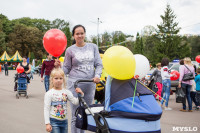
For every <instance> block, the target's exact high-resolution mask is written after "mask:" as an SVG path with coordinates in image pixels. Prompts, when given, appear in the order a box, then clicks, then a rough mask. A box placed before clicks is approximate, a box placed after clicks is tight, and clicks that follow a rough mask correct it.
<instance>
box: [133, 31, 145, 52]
mask: <svg viewBox="0 0 200 133" xmlns="http://www.w3.org/2000/svg"><path fill="white" fill-rule="evenodd" d="M133 47H134V49H133V53H134V54H143V41H142V37H140V34H139V33H137V35H136V41H135V44H134V46H133Z"/></svg>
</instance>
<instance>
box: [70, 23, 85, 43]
mask: <svg viewBox="0 0 200 133" xmlns="http://www.w3.org/2000/svg"><path fill="white" fill-rule="evenodd" d="M78 27H82V28H83V30H84V32H86V30H85V27H84V26H83V25H80V24H78V25H76V26H74V28H73V29H72V36H74V33H75V30H76V28H78ZM75 43H76V40H75V39H74V40H73V41H72V44H75Z"/></svg>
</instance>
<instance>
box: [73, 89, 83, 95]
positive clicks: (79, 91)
mask: <svg viewBox="0 0 200 133" xmlns="http://www.w3.org/2000/svg"><path fill="white" fill-rule="evenodd" d="M75 91H76V93H80V94H81V95H82V96H84V93H83V91H82V90H81V88H76V90H75Z"/></svg>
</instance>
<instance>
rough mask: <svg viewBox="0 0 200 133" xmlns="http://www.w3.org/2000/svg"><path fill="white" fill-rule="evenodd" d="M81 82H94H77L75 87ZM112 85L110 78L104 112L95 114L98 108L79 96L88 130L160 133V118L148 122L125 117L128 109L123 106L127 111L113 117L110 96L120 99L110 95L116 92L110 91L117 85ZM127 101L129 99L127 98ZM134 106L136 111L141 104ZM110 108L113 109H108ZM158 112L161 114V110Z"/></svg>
mask: <svg viewBox="0 0 200 133" xmlns="http://www.w3.org/2000/svg"><path fill="white" fill-rule="evenodd" d="M80 82H93V81H92V80H78V81H77V82H75V85H74V87H75V88H76V87H77V85H78V83H80ZM115 82H116V81H115ZM115 82H114V83H115ZM117 82H118V81H117ZM131 82H132V81H131ZM111 83H112V80H111V77H109V76H108V79H107V82H106V90H105V92H106V98H105V103H104V105H102V109H103V110H102V111H99V112H95V111H94V110H95V108H96V107H89V106H88V105H87V103H86V102H85V101H84V98H83V97H81V96H80V95H79V100H80V102H81V103H82V104H83V106H84V107H85V110H86V111H85V112H86V115H87V130H89V131H92V132H96V133H160V132H161V128H160V119H159V117H158V118H156V119H155V120H154V119H150V120H146V119H138V118H133V117H127V116H123V115H121V114H125V113H126V112H125V111H126V108H125V106H124V105H123V107H124V109H125V111H118V112H120V113H121V114H120V113H119V114H118V115H117V114H115V115H113V113H112V112H113V111H112V107H113V105H111V106H109V105H110V104H111V103H113V99H112V98H108V95H109V96H114V97H119V95H112V94H108V93H110V92H113V93H114V92H115V90H110V89H113V86H114V87H115V85H116V84H115V85H113V84H112V87H111ZM123 85H124V84H123V83H120V86H123ZM126 85H127V84H126ZM139 87H140V86H139ZM117 91H119V90H117ZM124 92H126V91H124ZM137 92H138V93H139V92H142V90H138V91H137ZM127 93H130V92H127ZM143 93H149V92H143ZM120 94H123V92H120ZM147 96H148V97H149V96H150V94H148V95H147ZM124 97H126V96H124ZM152 97H153V95H152ZM135 98H140V97H139V96H136V97H135ZM125 99H126V100H127V98H125ZM141 99H142V100H145V98H143V97H142V96H141ZM114 100H116V99H114ZM120 101H122V100H120ZM138 101H140V100H138ZM140 102H141V101H140ZM142 102H143V101H142ZM153 102H154V101H153ZM155 102H156V101H155ZM114 103H117V104H120V102H116V101H115V102H114ZM122 103H123V104H127V106H131V105H129V104H130V103H128V102H127V103H124V102H122ZM143 103H144V104H145V105H146V102H143ZM141 104H142V103H141ZM155 104H157V103H155ZM134 105H135V106H134V109H139V108H140V107H139V104H137V100H135V104H134ZM93 106H95V105H93ZM97 106H98V105H97ZM108 106H109V107H111V109H108ZM117 106H119V107H120V105H117ZM158 106H159V105H158ZM98 108H99V107H98ZM135 111H137V110H133V112H129V113H132V114H137V113H135ZM88 112H89V113H88ZM114 112H115V110H114ZM157 112H159V113H160V111H159V110H158V111H157ZM146 113H149V112H146ZM140 114H141V113H138V115H140ZM150 115H151V114H150ZM159 115H161V114H159ZM142 118H143V116H142Z"/></svg>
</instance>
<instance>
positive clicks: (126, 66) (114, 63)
mask: <svg viewBox="0 0 200 133" xmlns="http://www.w3.org/2000/svg"><path fill="white" fill-rule="evenodd" d="M103 66H104V68H105V71H106V72H107V73H108V74H109V75H110V76H111V77H113V78H116V79H119V80H126V79H131V78H132V77H133V76H134V74H135V68H136V65H135V58H134V55H133V53H132V52H131V51H130V50H129V49H128V48H126V47H124V46H112V47H110V48H109V49H107V50H106V52H105V53H104V55H103Z"/></svg>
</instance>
